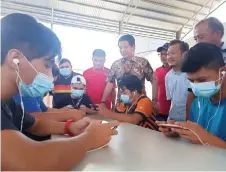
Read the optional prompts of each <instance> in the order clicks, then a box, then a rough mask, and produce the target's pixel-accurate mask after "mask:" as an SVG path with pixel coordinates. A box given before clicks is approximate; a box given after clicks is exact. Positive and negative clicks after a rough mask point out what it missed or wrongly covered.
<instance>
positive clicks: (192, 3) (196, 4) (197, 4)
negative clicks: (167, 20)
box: [176, 0, 209, 8]
mask: <svg viewBox="0 0 226 172" xmlns="http://www.w3.org/2000/svg"><path fill="white" fill-rule="evenodd" d="M176 1H179V2H182V3H186V4H191V5H195V6H198V7H202V6H203V4H202V3H196V2H192V1H189V0H176ZM204 7H206V8H209V6H208V5H204Z"/></svg>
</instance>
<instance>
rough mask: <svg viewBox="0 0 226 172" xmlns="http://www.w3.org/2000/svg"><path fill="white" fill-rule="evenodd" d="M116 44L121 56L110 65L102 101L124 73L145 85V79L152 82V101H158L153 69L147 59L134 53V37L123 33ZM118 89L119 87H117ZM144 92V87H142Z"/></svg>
mask: <svg viewBox="0 0 226 172" xmlns="http://www.w3.org/2000/svg"><path fill="white" fill-rule="evenodd" d="M118 46H119V49H120V53H121V55H122V57H123V58H121V59H119V60H116V61H115V62H114V63H113V64H112V66H111V70H110V73H109V75H108V83H107V85H106V88H105V90H104V95H103V97H102V103H106V100H107V97H108V95H109V94H110V93H111V92H112V89H113V87H114V82H115V80H116V81H117V83H119V82H120V80H121V78H122V77H123V76H125V75H129V74H130V75H135V76H137V77H138V78H139V79H140V80H141V81H142V84H143V86H145V79H147V80H148V81H150V82H151V83H152V102H153V103H154V104H157V102H158V98H157V96H158V90H157V88H158V87H157V79H156V77H155V75H154V72H153V69H152V67H151V65H150V63H149V62H148V60H147V59H145V58H142V57H137V56H135V55H134V53H135V39H134V37H133V36H132V35H124V36H122V37H120V38H119V40H118ZM118 90H120V88H118ZM143 92H144V93H145V87H144V89H143ZM119 98H120V92H118V95H117V102H119Z"/></svg>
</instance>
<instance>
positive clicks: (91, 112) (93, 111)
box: [86, 108, 97, 114]
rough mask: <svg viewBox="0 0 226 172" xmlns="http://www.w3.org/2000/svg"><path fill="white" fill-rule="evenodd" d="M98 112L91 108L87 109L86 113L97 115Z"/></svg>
mask: <svg viewBox="0 0 226 172" xmlns="http://www.w3.org/2000/svg"><path fill="white" fill-rule="evenodd" d="M96 112H97V111H95V110H93V109H89V108H87V109H86V113H88V114H94V113H96Z"/></svg>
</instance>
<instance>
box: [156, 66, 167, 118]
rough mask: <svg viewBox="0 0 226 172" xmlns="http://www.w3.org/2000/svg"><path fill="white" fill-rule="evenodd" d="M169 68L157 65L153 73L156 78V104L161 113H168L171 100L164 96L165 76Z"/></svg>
mask: <svg viewBox="0 0 226 172" xmlns="http://www.w3.org/2000/svg"><path fill="white" fill-rule="evenodd" d="M170 70H171V69H170V68H165V67H163V66H162V67H159V68H157V69H156V71H155V75H156V77H157V79H158V104H159V111H160V114H162V115H168V114H169V110H170V105H171V102H170V100H167V98H166V86H165V76H166V74H167V73H168V72H169V71H170Z"/></svg>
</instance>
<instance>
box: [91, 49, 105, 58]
mask: <svg viewBox="0 0 226 172" xmlns="http://www.w3.org/2000/svg"><path fill="white" fill-rule="evenodd" d="M95 56H96V57H105V56H106V53H105V51H104V50H101V49H96V50H94V51H93V57H95Z"/></svg>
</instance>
